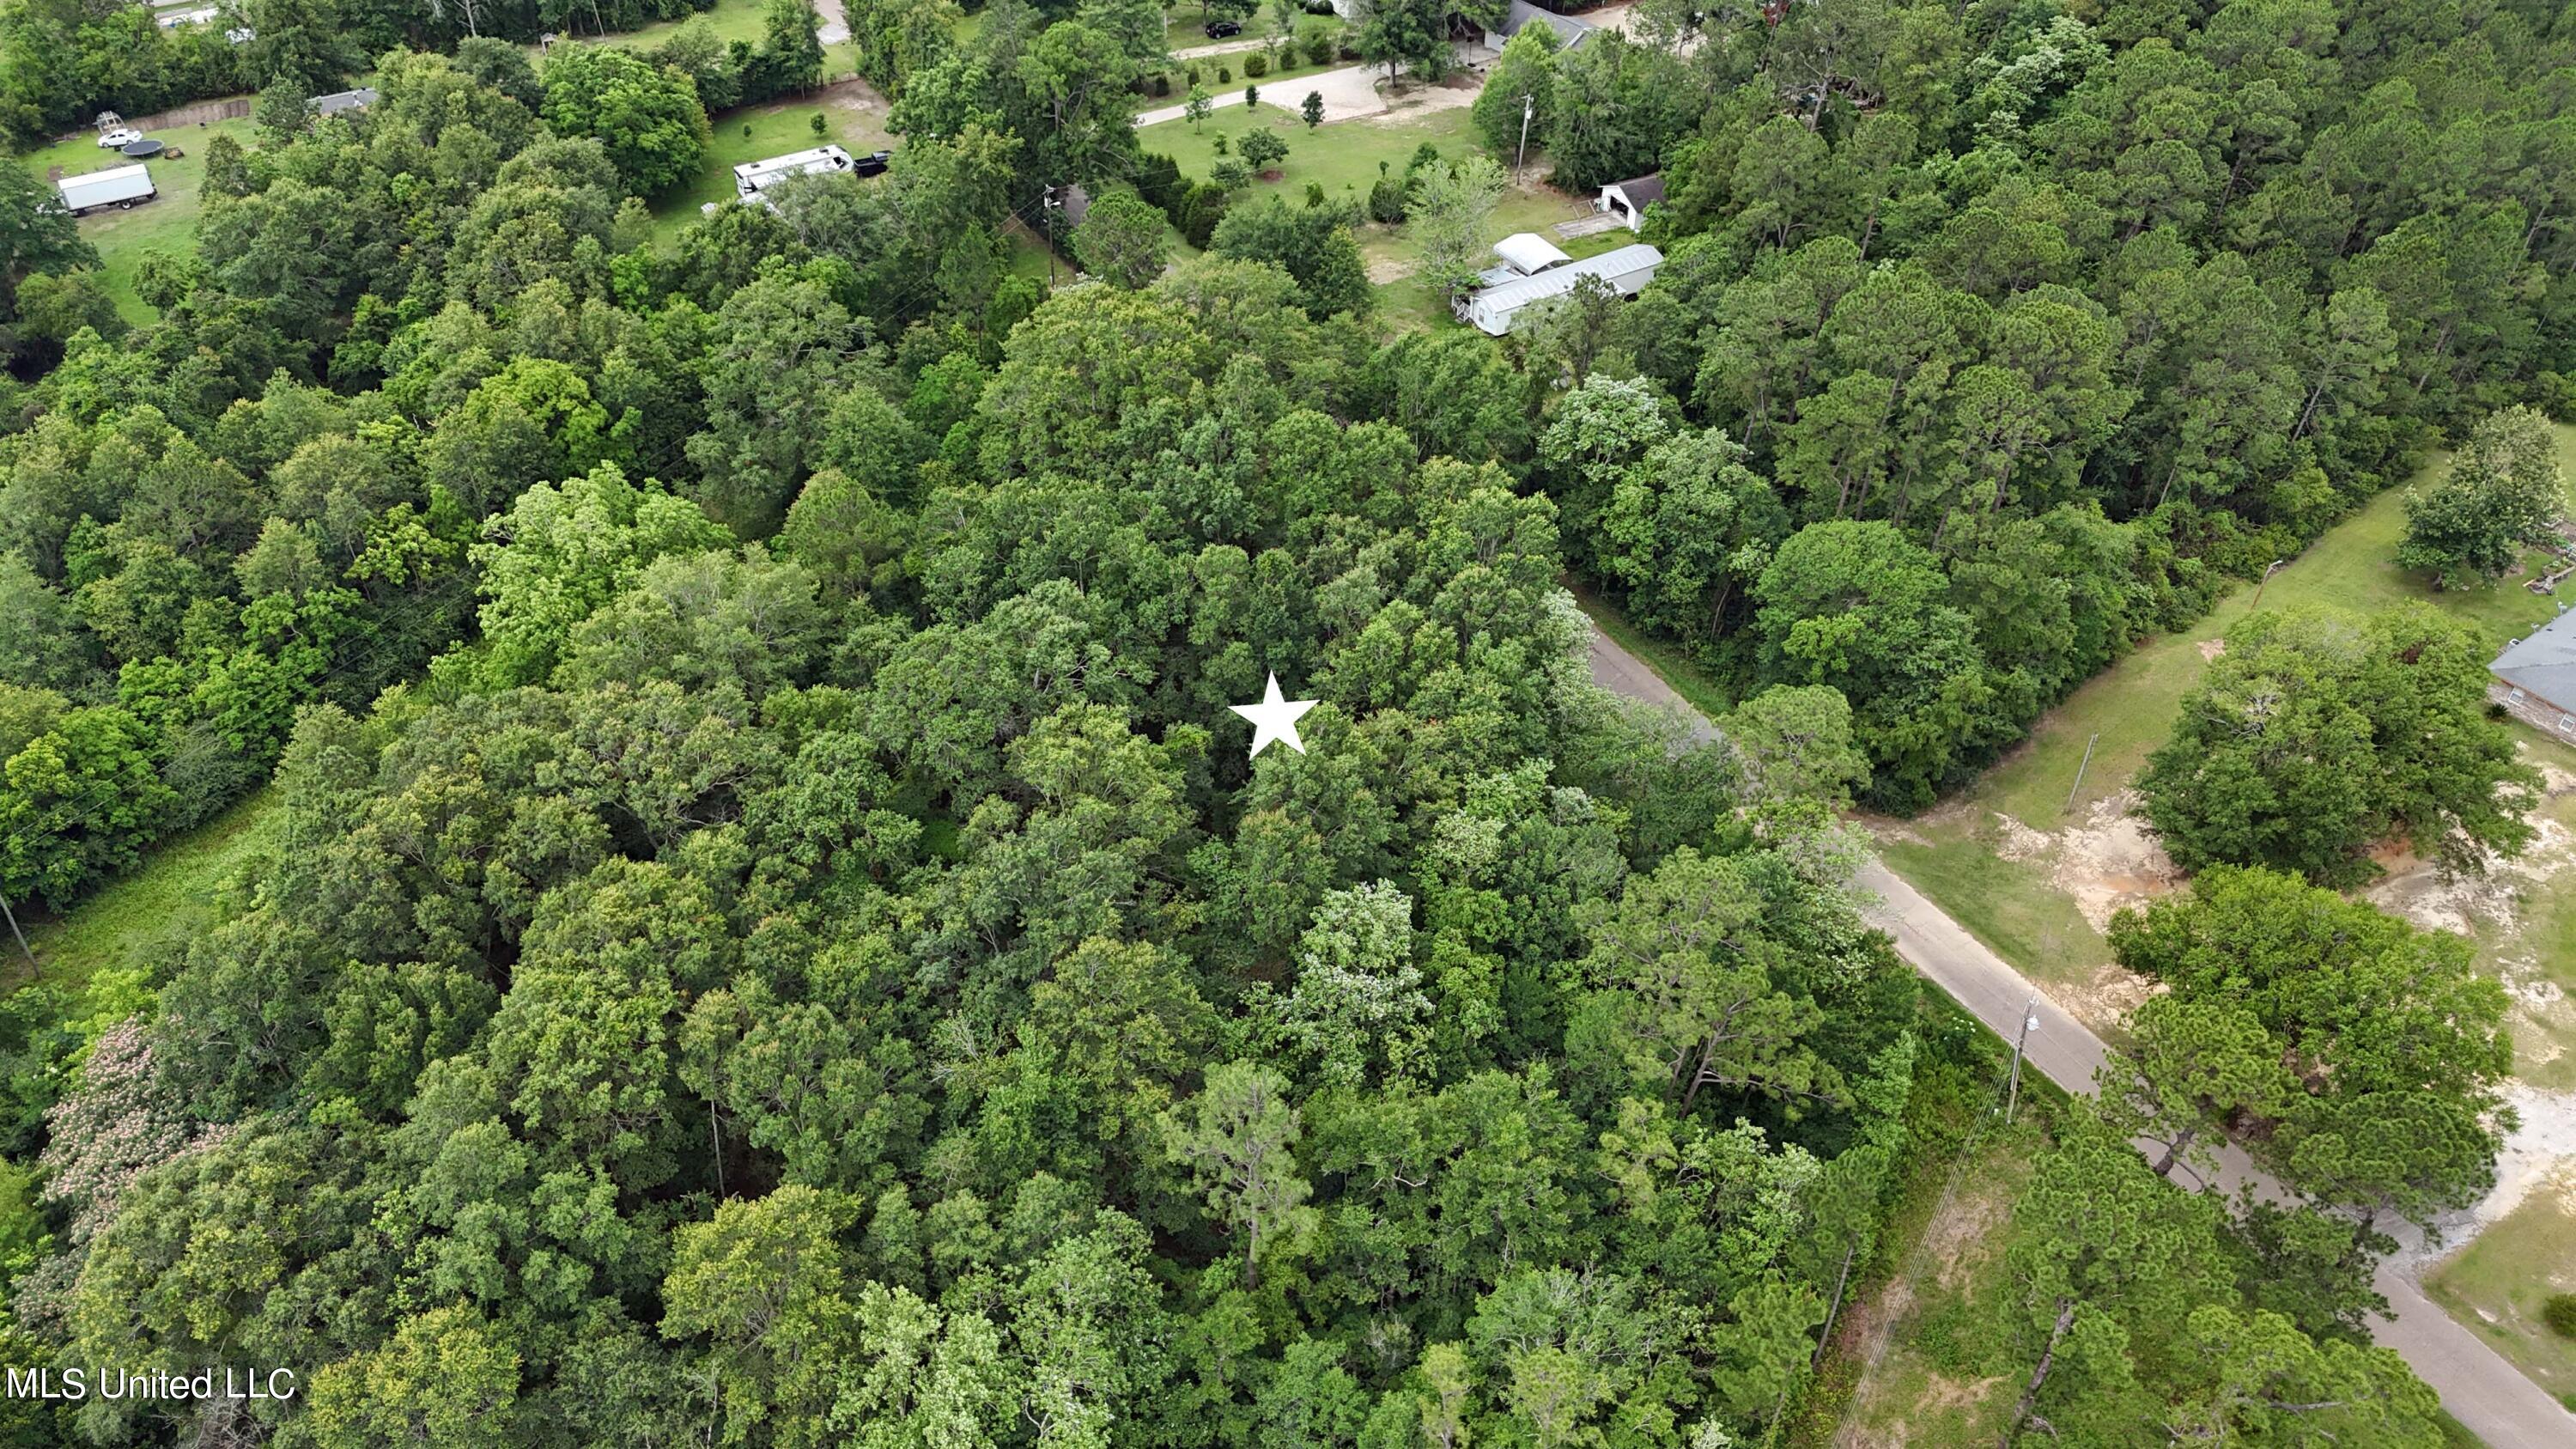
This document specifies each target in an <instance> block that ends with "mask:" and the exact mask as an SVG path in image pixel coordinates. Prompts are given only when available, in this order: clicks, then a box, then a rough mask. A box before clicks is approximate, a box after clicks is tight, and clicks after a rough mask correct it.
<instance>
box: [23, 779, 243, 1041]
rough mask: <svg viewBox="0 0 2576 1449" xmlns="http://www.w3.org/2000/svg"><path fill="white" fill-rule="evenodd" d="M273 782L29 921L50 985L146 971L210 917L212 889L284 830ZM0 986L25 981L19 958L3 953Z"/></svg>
mask: <svg viewBox="0 0 2576 1449" xmlns="http://www.w3.org/2000/svg"><path fill="white" fill-rule="evenodd" d="M285 826H286V815H285V812H284V811H282V810H280V809H279V808H278V795H277V790H276V788H275V787H274V786H271V787H267V788H264V789H262V790H260V791H259V792H258V793H257V794H255V795H252V796H251V797H250V798H248V799H246V800H243V801H242V802H241V803H239V804H237V805H235V806H233V807H232V808H231V809H229V810H226V811H225V812H224V813H223V814H221V815H218V816H216V817H215V818H214V819H212V820H209V821H207V822H206V823H205V824H203V825H200V826H198V827H197V828H196V829H195V830H192V831H190V832H189V833H187V834H186V835H182V836H180V837H178V838H177V839H175V840H170V841H166V842H164V843H163V844H161V845H160V846H159V847H157V848H156V849H154V851H153V852H152V854H151V856H150V858H149V859H147V860H146V861H145V862H144V863H143V868H142V869H140V870H138V871H136V872H135V873H134V874H132V875H130V876H127V877H125V878H124V879H122V880H119V881H117V882H115V883H114V884H112V885H109V886H107V887H105V888H104V889H102V890H100V891H99V892H98V893H97V894H96V895H93V896H91V897H90V898H89V899H88V900H86V901H83V902H82V903H81V904H79V905H78V906H75V907H73V908H72V911H71V914H69V915H66V916H63V917H61V918H60V919H58V920H51V921H41V922H40V921H28V922H27V943H28V944H29V945H30V946H33V947H34V948H35V951H36V959H37V960H39V961H41V962H43V963H44V970H45V977H44V979H45V981H46V982H47V983H48V984H49V985H53V986H56V987H61V988H65V989H70V990H78V989H80V988H82V987H85V986H87V985H88V984H89V982H90V979H91V978H92V977H94V976H96V975H97V974H98V973H99V972H100V971H101V970H104V969H110V968H115V969H122V970H149V969H150V968H152V967H153V966H155V965H157V964H159V963H161V962H162V961H164V960H166V959H167V958H168V957H169V956H171V955H172V954H173V953H175V951H176V950H177V949H178V948H180V947H182V946H184V945H185V944H186V943H187V941H188V939H189V938H190V937H192V936H194V935H196V934H198V933H199V932H201V931H203V930H204V929H205V928H206V926H207V925H208V923H210V922H211V921H212V920H213V919H214V914H215V899H216V895H217V893H218V892H219V891H221V890H222V889H223V888H224V886H225V884H226V883H227V882H228V881H230V880H231V879H232V878H233V876H234V874H235V873H236V872H237V871H239V870H240V869H241V868H242V867H243V866H245V865H247V864H249V863H250V862H252V861H254V860H257V859H258V858H259V857H260V856H262V855H263V854H266V853H267V852H269V851H271V850H273V849H274V848H275V847H276V846H277V844H278V838H279V835H280V833H281V832H282V831H283V830H284V829H285ZM7 962H8V967H9V969H8V971H7V973H6V974H5V975H0V988H5V989H7V990H15V989H17V988H18V987H20V986H23V985H25V984H26V982H27V963H26V961H25V959H24V958H22V957H19V956H16V955H14V954H13V955H11V956H9V957H8V958H7Z"/></svg>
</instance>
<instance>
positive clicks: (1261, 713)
mask: <svg viewBox="0 0 2576 1449" xmlns="http://www.w3.org/2000/svg"><path fill="white" fill-rule="evenodd" d="M1314 707H1315V701H1314V700H1311V699H1283V698H1281V697H1280V695H1279V676H1278V675H1276V674H1273V675H1271V676H1270V682H1269V683H1268V684H1267V685H1264V686H1263V687H1262V690H1261V703H1259V704H1229V705H1227V706H1226V708H1228V709H1230V710H1233V711H1234V712H1235V713H1236V714H1239V715H1241V716H1243V717H1244V718H1245V719H1248V720H1250V721H1252V753H1253V754H1255V755H1258V754H1260V753H1261V752H1262V751H1263V750H1264V749H1267V748H1268V747H1269V745H1270V742H1271V741H1272V740H1277V741H1279V742H1280V743H1282V744H1284V745H1286V746H1287V747H1288V748H1290V749H1292V750H1295V751H1296V752H1297V753H1299V754H1301V755H1302V754H1304V753H1306V742H1305V741H1304V740H1301V739H1299V738H1297V716H1299V715H1301V714H1304V713H1305V712H1306V711H1308V710H1310V709H1313V708H1314Z"/></svg>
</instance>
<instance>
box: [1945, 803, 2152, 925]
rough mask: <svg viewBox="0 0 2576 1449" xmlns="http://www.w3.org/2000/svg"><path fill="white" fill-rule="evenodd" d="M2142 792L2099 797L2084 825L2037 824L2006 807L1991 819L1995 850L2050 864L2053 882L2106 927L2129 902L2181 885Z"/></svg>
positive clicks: (2017, 858)
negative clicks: (2141, 806)
mask: <svg viewBox="0 0 2576 1449" xmlns="http://www.w3.org/2000/svg"><path fill="white" fill-rule="evenodd" d="M2137 803H2138V796H2137V793H2136V792H2135V791H2129V790H2124V791H2122V792H2120V793H2119V794H2117V795H2113V796H2111V797H2109V798H2108V799H2104V800H2097V801H2095V802H2094V803H2093V807H2092V809H2091V811H2090V812H2089V813H2088V814H2087V816H2086V818H2085V822H2084V823H2083V824H2082V825H2073V826H2069V827H2067V828H2066V829H2064V830H2060V831H2055V832H2050V831H2046V830H2034V829H2032V828H2031V827H2030V826H2027V825H2024V824H2023V823H2022V822H2020V821H2019V820H2016V819H2014V818H2013V817H2012V816H2010V815H2007V814H2005V813H2003V812H2002V811H2000V810H1998V811H1994V812H1991V814H1992V817H1993V819H1992V822H1991V823H1992V825H1993V826H1994V828H1995V830H1996V831H1997V832H1998V833H1999V838H1997V839H1996V840H1995V847H1994V848H1995V853H1996V854H1998V855H2000V856H2002V857H2003V858H2004V859H2006V860H2010V861H2016V862H2022V861H2029V862H2037V863H2040V864H2042V865H2044V866H2046V867H2047V868H2048V873H2049V884H2051V885H2053V886H2055V887H2056V888H2057V889H2059V890H2061V891H2064V892H2065V893H2066V894H2067V896H2068V897H2069V898H2071V899H2072V900H2073V901H2074V902H2075V908H2076V909H2077V910H2078V911H2080V912H2082V913H2083V916H2084V919H2085V920H2086V921H2087V922H2089V923H2091V925H2092V927H2093V929H2094V930H2097V931H2099V930H2104V929H2107V928H2108V927H2109V926H2110V924H2111V917H2112V916H2113V915H2114V914H2116V913H2117V912H2118V911H2119V910H2120V909H2121V908H2122V907H2124V906H2134V905H2142V904H2144V903H2146V902H2147V901H2150V900H2153V899H2155V898H2156V897H2158V896H2161V895H2165V894H2168V893H2170V892H2172V891H2175V890H2178V889H2180V888H2181V886H2182V884H2183V880H2184V877H2183V872H2182V869H2181V867H2179V866H2176V865H2175V864H2174V863H2173V859H2172V857H2170V856H2168V855H2166V854H2165V852H2164V847H2163V846H2161V845H2159V844H2157V843H2156V836H2155V831H2154V830H2153V829H2152V828H2151V827H2149V826H2148V824H2147V822H2146V818H2145V817H2144V816H2142V815H2139V814H2137V813H2136V810H2135V807H2136V805H2137Z"/></svg>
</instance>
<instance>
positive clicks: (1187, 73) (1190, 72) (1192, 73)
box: [1181, 66, 1199, 85]
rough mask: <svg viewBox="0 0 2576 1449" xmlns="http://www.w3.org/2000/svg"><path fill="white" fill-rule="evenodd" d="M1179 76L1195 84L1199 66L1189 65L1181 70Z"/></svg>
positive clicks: (1197, 81) (1197, 78)
mask: <svg viewBox="0 0 2576 1449" xmlns="http://www.w3.org/2000/svg"><path fill="white" fill-rule="evenodd" d="M1181 78H1182V79H1184V80H1186V81H1188V82H1189V83H1190V84H1191V85H1197V84H1198V83H1199V68H1198V67H1197V66H1191V67H1189V68H1188V69H1186V70H1184V71H1182V72H1181Z"/></svg>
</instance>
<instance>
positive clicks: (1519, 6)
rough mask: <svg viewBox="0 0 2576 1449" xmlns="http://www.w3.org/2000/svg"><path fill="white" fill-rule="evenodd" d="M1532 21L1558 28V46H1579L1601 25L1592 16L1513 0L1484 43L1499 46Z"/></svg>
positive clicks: (1562, 48)
mask: <svg viewBox="0 0 2576 1449" xmlns="http://www.w3.org/2000/svg"><path fill="white" fill-rule="evenodd" d="M1533 25H1544V26H1546V27H1547V28H1548V29H1550V30H1553V31H1555V32H1556V40H1557V49H1559V50H1575V49H1578V48H1580V47H1581V46H1582V44H1583V42H1585V41H1586V40H1589V39H1591V38H1592V32H1593V31H1595V30H1597V29H1599V28H1600V27H1599V26H1596V25H1594V24H1593V23H1592V22H1591V21H1589V20H1583V19H1580V18H1578V17H1575V16H1572V15H1559V14H1557V13H1556V12H1555V11H1553V10H1546V9H1542V8H1540V7H1539V6H1536V5H1532V4H1531V3H1530V0H1511V4H1509V5H1508V6H1506V7H1504V9H1503V23H1502V24H1500V25H1498V26H1495V27H1494V28H1493V29H1491V30H1488V31H1486V32H1485V44H1487V45H1489V46H1491V47H1493V48H1494V49H1496V50H1500V49H1502V48H1503V43H1504V42H1505V41H1508V40H1510V39H1511V38H1512V37H1513V36H1515V35H1518V34H1520V33H1521V32H1522V31H1523V30H1525V29H1527V28H1528V27H1530V26H1533Z"/></svg>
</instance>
